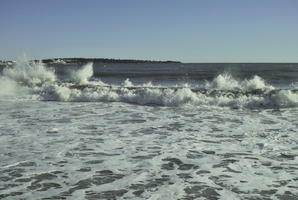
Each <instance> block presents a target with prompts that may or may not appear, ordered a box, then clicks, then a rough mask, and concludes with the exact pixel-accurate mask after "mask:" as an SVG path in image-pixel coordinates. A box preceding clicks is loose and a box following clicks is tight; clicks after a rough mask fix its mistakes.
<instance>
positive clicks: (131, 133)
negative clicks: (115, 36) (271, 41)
mask: <svg viewBox="0 0 298 200" xmlns="http://www.w3.org/2000/svg"><path fill="white" fill-rule="evenodd" d="M92 74H93V69H92V64H87V65H85V66H82V67H81V68H80V69H79V70H77V71H74V72H73V73H70V77H68V78H67V79H66V80H72V82H63V81H62V80H59V79H58V78H57V77H56V76H55V72H54V71H53V70H51V69H48V68H47V67H46V66H45V65H43V64H42V63H28V62H26V63H25V64H24V65H21V64H20V63H18V64H17V65H15V66H13V67H10V68H6V69H5V70H4V71H3V75H2V76H1V78H0V85H1V88H0V158H1V163H0V198H1V199H7V200H10V199H43V198H49V199H63V198H66V199H183V198H185V199H224V200H231V199H237V200H238V199H297V198H298V193H297V190H298V188H297V181H298V179H297V178H298V171H297V166H298V148H297V145H298V142H297V138H298V131H297V130H298V123H297V118H298V110H297V108H296V107H297V105H298V94H297V93H295V91H293V90H281V91H277V92H276V93H274V94H272V95H269V96H268V95H267V94H268V93H270V92H272V91H275V88H274V87H273V86H271V85H270V84H268V83H266V81H265V80H263V79H262V78H261V77H259V76H254V77H253V78H251V79H247V80H237V78H234V77H232V76H231V75H229V74H220V75H218V76H217V77H215V78H214V80H213V81H209V82H205V84H203V85H199V84H198V85H197V87H194V86H193V84H192V88H191V87H190V86H189V85H187V84H184V85H173V86H170V87H169V86H163V85H154V84H152V83H150V82H149V83H147V84H136V83H133V81H131V80H129V79H127V80H125V81H124V82H123V83H122V84H118V85H108V84H104V83H102V82H101V81H99V80H98V81H94V80H93V81H90V79H92ZM201 82H202V81H201ZM86 85H87V86H88V87H85V86H86ZM291 87H294V86H291ZM194 88H205V89H206V90H207V91H210V92H212V91H216V90H221V92H222V93H223V94H224V95H220V94H219V95H208V94H204V93H202V92H196V91H194V90H192V89H194ZM256 89H258V90H261V95H253V94H250V93H249V94H248V95H246V94H245V92H253V91H254V90H256ZM291 89H295V88H291ZM237 91H240V92H241V94H240V95H238V96H237V95H235V94H236V92H237ZM233 92H234V93H233ZM229 93H232V95H228V94H229ZM233 95H234V96H233ZM266 95H267V96H266ZM48 100H54V102H49V101H48ZM73 102H76V103H73ZM144 105H145V106H144ZM148 105H149V106H148ZM155 105H158V106H155ZM162 106H164V107H162ZM231 108H237V109H231ZM251 108H253V110H251ZM272 108H274V109H272ZM276 108H277V109H276Z"/></svg>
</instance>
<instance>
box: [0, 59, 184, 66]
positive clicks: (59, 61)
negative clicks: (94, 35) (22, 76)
mask: <svg viewBox="0 0 298 200" xmlns="http://www.w3.org/2000/svg"><path fill="white" fill-rule="evenodd" d="M33 61H41V62H43V63H45V64H84V63H88V62H93V63H111V64H113V63H115V64H117V63H119V64H120V63H127V64H129V63H133V64H139V63H140V64H141V63H148V64H149V63H181V62H179V61H170V60H167V61H153V60H135V59H111V58H50V59H42V60H33ZM15 62H16V61H1V60H0V65H13V64H14V63H15Z"/></svg>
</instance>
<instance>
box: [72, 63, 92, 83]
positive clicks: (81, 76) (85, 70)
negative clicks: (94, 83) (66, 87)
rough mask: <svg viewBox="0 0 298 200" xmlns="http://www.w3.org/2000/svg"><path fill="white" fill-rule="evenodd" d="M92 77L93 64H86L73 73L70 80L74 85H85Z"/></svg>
mask: <svg viewBox="0 0 298 200" xmlns="http://www.w3.org/2000/svg"><path fill="white" fill-rule="evenodd" d="M92 76H93V63H87V64H86V65H84V66H83V67H82V68H81V69H79V70H77V71H74V72H73V73H72V74H71V78H72V80H73V81H74V82H75V83H78V84H87V83H88V82H89V79H90V78H91V77H92Z"/></svg>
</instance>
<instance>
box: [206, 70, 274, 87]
mask: <svg viewBox="0 0 298 200" xmlns="http://www.w3.org/2000/svg"><path fill="white" fill-rule="evenodd" d="M205 87H206V88H213V89H220V90H235V89H237V90H273V89H274V87H273V86H271V85H268V84H266V82H265V80H264V79H262V78H261V77H259V76H257V75H255V76H254V77H253V78H252V79H248V80H247V79H245V80H243V81H238V80H236V79H235V78H233V77H232V75H230V74H227V73H224V74H220V75H218V76H217V77H215V78H214V79H213V81H211V82H206V85H205Z"/></svg>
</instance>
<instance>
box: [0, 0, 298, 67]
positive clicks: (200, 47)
mask: <svg viewBox="0 0 298 200" xmlns="http://www.w3.org/2000/svg"><path fill="white" fill-rule="evenodd" d="M23 54H26V55H27V56H28V57H31V58H34V59H44V58H54V57H91V58H94V57H96V58H120V59H146V60H176V61H182V62H298V0H84V1H83V0H43V1H41V0H0V59H1V60H14V59H16V58H18V57H20V56H21V55H23Z"/></svg>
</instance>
